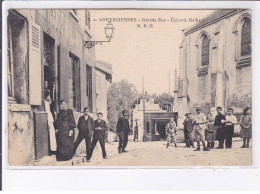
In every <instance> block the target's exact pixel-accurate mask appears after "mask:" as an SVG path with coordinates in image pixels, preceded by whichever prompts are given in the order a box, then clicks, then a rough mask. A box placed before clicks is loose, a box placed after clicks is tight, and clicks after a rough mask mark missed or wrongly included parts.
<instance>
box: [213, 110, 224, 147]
mask: <svg viewBox="0 0 260 194" xmlns="http://www.w3.org/2000/svg"><path fill="white" fill-rule="evenodd" d="M221 111H222V107H220V106H218V107H217V113H218V114H217V115H216V117H215V121H214V126H215V130H216V139H217V140H218V141H219V144H218V147H217V149H223V148H224V140H225V136H226V134H225V120H226V117H225V115H223V114H222V113H221Z"/></svg>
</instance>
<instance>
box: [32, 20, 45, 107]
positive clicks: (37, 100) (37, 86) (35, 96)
mask: <svg viewBox="0 0 260 194" xmlns="http://www.w3.org/2000/svg"><path fill="white" fill-rule="evenodd" d="M40 35H41V31H40V26H39V25H37V24H36V23H34V22H33V21H30V22H29V104H31V105H41V102H42V90H41V89H42V85H41V81H42V80H41V36H40Z"/></svg>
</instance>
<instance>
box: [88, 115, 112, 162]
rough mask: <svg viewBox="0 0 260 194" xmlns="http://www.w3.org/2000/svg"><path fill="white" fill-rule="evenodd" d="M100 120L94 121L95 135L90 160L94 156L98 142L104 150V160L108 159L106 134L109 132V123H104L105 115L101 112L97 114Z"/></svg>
mask: <svg viewBox="0 0 260 194" xmlns="http://www.w3.org/2000/svg"><path fill="white" fill-rule="evenodd" d="M97 117H98V119H97V120H95V121H94V133H93V139H92V143H91V153H90V158H91V156H92V154H93V151H94V149H95V147H96V144H97V142H98V141H99V144H100V146H101V149H102V156H103V158H104V159H107V154H106V149H105V135H106V134H105V132H106V131H107V130H108V128H107V123H106V121H104V120H103V119H102V118H103V113H101V112H99V113H97Z"/></svg>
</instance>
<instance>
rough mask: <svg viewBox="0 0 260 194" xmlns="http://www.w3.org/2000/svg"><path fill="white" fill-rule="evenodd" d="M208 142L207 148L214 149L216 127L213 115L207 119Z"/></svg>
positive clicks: (206, 134) (209, 115)
mask: <svg viewBox="0 0 260 194" xmlns="http://www.w3.org/2000/svg"><path fill="white" fill-rule="evenodd" d="M205 136H206V141H207V142H208V143H207V148H214V143H215V126H214V117H213V116H212V114H211V113H209V114H208V117H207V128H206V133H205Z"/></svg>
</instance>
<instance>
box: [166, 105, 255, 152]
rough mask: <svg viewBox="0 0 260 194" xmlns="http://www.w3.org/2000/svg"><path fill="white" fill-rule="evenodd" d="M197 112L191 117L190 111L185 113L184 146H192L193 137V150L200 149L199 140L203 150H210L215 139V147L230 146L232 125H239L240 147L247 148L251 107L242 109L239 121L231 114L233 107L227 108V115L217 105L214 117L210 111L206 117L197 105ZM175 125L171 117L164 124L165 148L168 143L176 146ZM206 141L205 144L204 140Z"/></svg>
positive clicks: (250, 132)
mask: <svg viewBox="0 0 260 194" xmlns="http://www.w3.org/2000/svg"><path fill="white" fill-rule="evenodd" d="M195 108H196V112H197V114H196V115H195V116H194V117H192V115H191V113H190V112H188V113H186V114H185V116H186V119H185V120H184V122H183V125H184V138H185V144H186V147H187V148H189V147H193V148H195V146H194V143H193V137H192V134H193V136H194V140H195V141H196V142H197V148H196V149H195V150H194V151H200V142H202V146H203V151H210V149H213V148H214V147H215V141H216V140H217V141H218V142H219V144H218V147H217V149H223V148H224V143H225V148H231V147H232V137H233V134H234V126H235V125H240V126H241V131H240V137H241V138H242V139H243V145H242V147H241V148H249V142H250V139H251V138H252V118H251V109H250V108H249V107H246V108H245V109H244V110H243V115H242V116H241V118H240V122H239V123H238V122H237V118H236V116H234V115H233V109H232V108H229V109H228V110H227V115H224V114H223V113H222V107H217V115H216V116H215V118H214V117H213V115H212V113H209V114H208V116H207V117H206V116H205V114H203V113H202V108H201V106H197V107H195ZM177 132H178V130H177V126H176V123H175V122H174V121H173V119H170V122H169V123H168V124H167V126H166V133H167V146H166V147H167V148H168V146H169V144H170V143H172V142H173V143H174V145H175V147H177ZM206 141H207V146H206V143H205V142H206Z"/></svg>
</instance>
